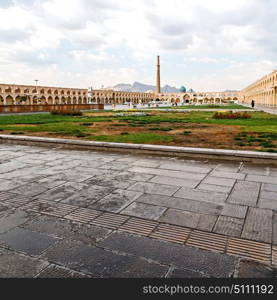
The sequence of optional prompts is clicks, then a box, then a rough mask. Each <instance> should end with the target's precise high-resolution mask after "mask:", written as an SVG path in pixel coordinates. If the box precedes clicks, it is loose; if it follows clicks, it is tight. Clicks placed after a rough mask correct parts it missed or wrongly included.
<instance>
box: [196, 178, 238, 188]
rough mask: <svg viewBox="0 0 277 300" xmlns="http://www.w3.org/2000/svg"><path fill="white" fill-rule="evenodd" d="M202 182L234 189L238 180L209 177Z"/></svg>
mask: <svg viewBox="0 0 277 300" xmlns="http://www.w3.org/2000/svg"><path fill="white" fill-rule="evenodd" d="M202 182H203V183H205V184H214V185H222V186H227V187H232V186H233V185H234V184H235V182H236V180H234V179H228V178H219V177H214V176H209V177H207V178H206V179H205V180H203V181H202Z"/></svg>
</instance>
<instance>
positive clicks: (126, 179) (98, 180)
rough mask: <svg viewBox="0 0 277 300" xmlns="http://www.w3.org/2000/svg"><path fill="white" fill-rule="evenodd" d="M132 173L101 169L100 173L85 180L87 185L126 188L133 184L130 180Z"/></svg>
mask: <svg viewBox="0 0 277 300" xmlns="http://www.w3.org/2000/svg"><path fill="white" fill-rule="evenodd" d="M132 176H133V173H130V172H119V171H110V170H102V173H100V174H98V175H96V176H94V177H92V178H90V179H88V180H86V181H85V183H86V184H88V185H99V186H106V187H110V188H117V189H126V188H128V187H129V186H131V185H133V184H134V182H133V181H132V180H131V177H132Z"/></svg>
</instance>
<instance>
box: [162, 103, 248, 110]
mask: <svg viewBox="0 0 277 300" xmlns="http://www.w3.org/2000/svg"><path fill="white" fill-rule="evenodd" d="M159 108H161V109H170V108H172V109H218V110H220V109H252V108H248V107H245V106H242V105H238V104H228V105H216V104H214V105H213V104H209V105H181V106H164V107H162V106H161V107H159Z"/></svg>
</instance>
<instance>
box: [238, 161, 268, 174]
mask: <svg viewBox="0 0 277 300" xmlns="http://www.w3.org/2000/svg"><path fill="white" fill-rule="evenodd" d="M241 172H242V173H247V174H251V175H268V173H269V170H268V167H263V166H262V165H253V164H251V165H244V166H242V168H241Z"/></svg>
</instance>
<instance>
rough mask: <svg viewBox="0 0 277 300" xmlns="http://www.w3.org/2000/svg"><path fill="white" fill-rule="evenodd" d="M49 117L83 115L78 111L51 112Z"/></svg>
mask: <svg viewBox="0 0 277 300" xmlns="http://www.w3.org/2000/svg"><path fill="white" fill-rule="evenodd" d="M51 115H60V116H82V115H83V113H82V112H81V111H79V110H54V111H51Z"/></svg>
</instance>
